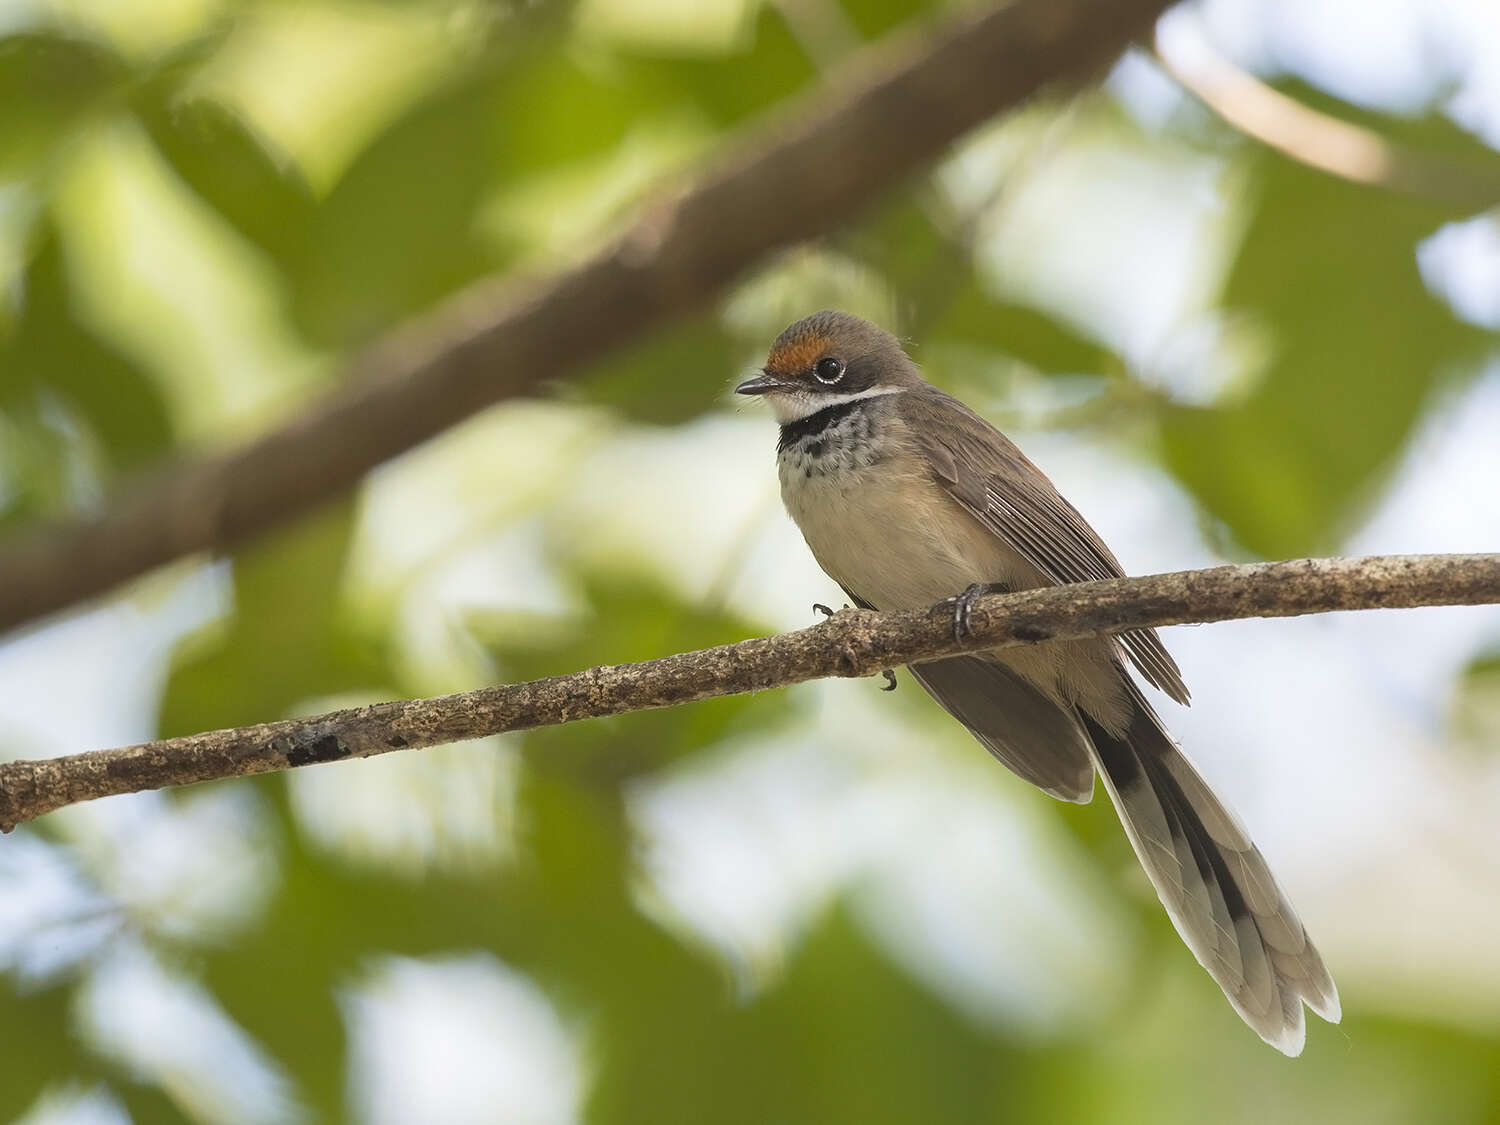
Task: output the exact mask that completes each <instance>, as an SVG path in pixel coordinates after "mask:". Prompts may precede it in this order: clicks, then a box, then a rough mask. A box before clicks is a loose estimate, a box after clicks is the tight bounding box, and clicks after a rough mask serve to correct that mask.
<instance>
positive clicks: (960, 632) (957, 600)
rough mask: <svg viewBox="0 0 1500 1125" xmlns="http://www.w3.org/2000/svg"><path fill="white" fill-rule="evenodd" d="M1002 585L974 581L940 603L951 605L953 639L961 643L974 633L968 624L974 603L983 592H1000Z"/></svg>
mask: <svg viewBox="0 0 1500 1125" xmlns="http://www.w3.org/2000/svg"><path fill="white" fill-rule="evenodd" d="M1003 591H1004V587H1002V586H998V585H987V584H986V583H983V582H976V583H974V584H973V585H972V586H970V587H969V588H968V589H967V590H965V591H964V592H963V593H962V594H955V595H954V596H953V597H951V598H946V599H944V600H943V601H942V602H941V603H939V604H941V605H945V606H952V607H953V639H954V640H955V641H958V642H959V643H960V644H962V643H963V642H964V641H967V640H968V639H969V638H970V637H971V636H973V635H974V629H973V627H972V626H971V624H970V621H969V619H970V617H971V616H972V615H973V613H974V603H975V602H977V601H978V600H979V599H980V598H981V597H983V596H984V595H985V594H992V593H1001V592H1003Z"/></svg>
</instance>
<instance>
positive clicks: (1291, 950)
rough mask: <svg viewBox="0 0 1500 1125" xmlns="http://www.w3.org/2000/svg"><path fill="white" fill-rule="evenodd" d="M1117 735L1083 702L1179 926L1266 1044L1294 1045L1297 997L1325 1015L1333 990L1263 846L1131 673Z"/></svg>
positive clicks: (1127, 821)
mask: <svg viewBox="0 0 1500 1125" xmlns="http://www.w3.org/2000/svg"><path fill="white" fill-rule="evenodd" d="M1132 695H1133V696H1134V703H1135V713H1134V716H1133V717H1132V719H1131V722H1130V726H1129V728H1128V729H1127V730H1126V731H1125V733H1124V734H1123V735H1120V736H1115V735H1112V734H1110V733H1109V732H1108V731H1107V730H1105V729H1104V728H1103V727H1101V726H1100V725H1099V724H1098V723H1096V722H1095V721H1094V720H1093V719H1091V718H1089V717H1088V716H1087V715H1086V714H1084V713H1083V712H1082V711H1080V712H1079V717H1080V718H1081V719H1082V720H1083V724H1084V728H1085V729H1086V730H1087V731H1088V734H1089V738H1090V739H1091V740H1092V742H1093V752H1094V763H1095V765H1096V766H1097V767H1098V770H1099V773H1100V775H1101V776H1103V778H1104V784H1105V786H1106V788H1107V789H1108V790H1109V795H1110V796H1111V797H1112V798H1113V799H1114V803H1115V808H1116V809H1117V810H1118V811H1119V814H1120V821H1121V823H1123V824H1124V826H1125V832H1126V834H1127V835H1128V836H1129V837H1130V842H1131V844H1132V845H1133V846H1134V847H1135V852H1136V855H1137V856H1139V857H1140V860H1141V864H1142V866H1144V867H1145V869H1146V874H1147V875H1149V876H1150V877H1151V882H1152V884H1153V885H1154V886H1155V887H1156V893H1157V895H1158V896H1159V897H1160V898H1161V901H1162V905H1163V906H1165V907H1166V908H1167V914H1168V915H1170V916H1171V919H1172V923H1173V924H1174V925H1175V926H1176V927H1177V932H1178V933H1179V934H1181V935H1182V939H1183V941H1185V942H1187V945H1188V948H1189V949H1191V950H1192V951H1193V955H1194V956H1195V957H1197V958H1198V962H1199V964H1201V965H1202V966H1203V967H1204V968H1205V969H1207V970H1208V971H1209V974H1210V975H1211V976H1212V977H1213V978H1214V980H1216V981H1217V982H1218V984H1219V987H1220V988H1222V989H1223V990H1224V994H1225V995H1226V996H1227V997H1229V1002H1230V1003H1231V1004H1233V1005H1234V1008H1235V1011H1237V1012H1239V1014H1240V1015H1241V1016H1242V1017H1243V1018H1244V1020H1245V1022H1246V1023H1247V1024H1249V1025H1250V1026H1251V1027H1252V1028H1254V1029H1255V1031H1256V1033H1257V1034H1258V1035H1259V1036H1260V1037H1261V1038H1262V1039H1264V1040H1265V1041H1266V1042H1267V1043H1269V1044H1271V1046H1273V1047H1275V1048H1276V1049H1277V1050H1279V1051H1281V1052H1283V1053H1284V1054H1287V1055H1297V1054H1300V1053H1301V1051H1302V1044H1303V1041H1304V1038H1305V1034H1306V1033H1305V1029H1304V1027H1303V1017H1302V1005H1303V1003H1304V1002H1306V1004H1307V1006H1308V1007H1309V1008H1311V1009H1312V1010H1313V1011H1314V1012H1316V1013H1317V1014H1318V1015H1320V1016H1322V1017H1323V1018H1324V1019H1325V1020H1328V1021H1329V1022H1331V1023H1337V1022H1338V1021H1339V1016H1340V1008H1339V997H1338V991H1337V989H1335V988H1334V984H1333V979H1332V978H1331V977H1330V976H1329V975H1328V970H1327V969H1326V968H1325V967H1324V965H1323V959H1322V957H1320V956H1319V955H1318V951H1317V950H1316V949H1315V948H1314V947H1313V944H1312V942H1311V941H1310V940H1309V939H1308V936H1307V931H1306V930H1305V929H1304V928H1303V926H1302V922H1301V920H1299V919H1298V917H1297V912H1296V911H1295V910H1293V909H1292V904H1291V903H1290V902H1289V901H1287V897H1286V895H1285V894H1283V893H1282V891H1281V888H1280V887H1278V886H1277V885H1276V880H1275V878H1274V877H1273V876H1272V874H1271V871H1270V869H1269V868H1268V867H1267V866H1266V861H1265V859H1264V858H1263V857H1262V856H1261V854H1260V850H1259V849H1258V848H1257V847H1256V846H1255V845H1254V844H1253V843H1252V842H1251V841H1250V837H1249V836H1248V835H1247V834H1246V833H1245V830H1244V828H1243V827H1242V826H1241V825H1240V823H1239V820H1238V819H1237V818H1236V817H1235V815H1234V814H1233V813H1232V812H1230V811H1229V809H1228V808H1227V807H1225V805H1224V803H1223V802H1222V801H1220V800H1219V798H1218V797H1217V796H1215V794H1214V792H1213V790H1212V789H1210V788H1209V787H1208V783H1207V782H1205V781H1204V780H1203V777H1202V775H1201V774H1199V773H1198V771H1197V769H1196V768H1194V766H1193V764H1192V762H1190V761H1189V760H1188V759H1187V756H1186V755H1184V754H1183V752H1182V751H1181V750H1180V749H1179V748H1178V747H1177V745H1176V743H1174V742H1173V741H1172V739H1171V737H1170V736H1169V735H1168V734H1167V733H1166V731H1165V730H1163V729H1162V725H1161V722H1160V720H1158V719H1157V717H1156V714H1155V713H1154V712H1153V711H1152V710H1151V706H1150V704H1148V703H1147V702H1146V700H1145V699H1144V698H1143V697H1142V696H1141V695H1140V693H1139V691H1137V690H1135V689H1134V686H1133V685H1132Z"/></svg>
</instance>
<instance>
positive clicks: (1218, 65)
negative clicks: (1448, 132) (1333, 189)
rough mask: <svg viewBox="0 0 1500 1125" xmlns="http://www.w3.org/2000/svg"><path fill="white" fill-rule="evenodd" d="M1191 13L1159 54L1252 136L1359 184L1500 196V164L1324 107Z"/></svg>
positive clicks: (1487, 200)
mask: <svg viewBox="0 0 1500 1125" xmlns="http://www.w3.org/2000/svg"><path fill="white" fill-rule="evenodd" d="M1193 22H1194V20H1193V17H1191V16H1188V15H1185V16H1183V17H1182V18H1180V19H1174V20H1171V21H1168V22H1167V23H1165V24H1163V26H1161V27H1160V28H1158V30H1157V35H1156V44H1155V46H1156V58H1157V61H1158V62H1160V63H1161V65H1162V67H1163V68H1164V69H1165V70H1166V72H1167V73H1168V74H1170V75H1171V76H1172V77H1173V78H1174V79H1176V80H1177V82H1178V83H1179V84H1180V85H1181V86H1182V87H1183V88H1184V89H1185V90H1187V91H1189V92H1190V93H1192V94H1193V95H1194V96H1195V97H1197V98H1198V100H1200V101H1201V102H1203V104H1204V105H1206V106H1208V108H1209V109H1211V110H1212V111H1213V112H1214V113H1216V114H1218V115H1219V117H1221V118H1222V119H1223V120H1224V121H1225V122H1227V123H1228V124H1230V125H1232V126H1233V127H1234V128H1236V129H1238V130H1239V131H1240V132H1241V133H1244V134H1245V135H1246V136H1248V137H1252V138H1254V139H1255V140H1257V141H1260V142H1261V143H1262V144H1264V145H1267V146H1269V147H1271V148H1274V149H1275V150H1276V151H1277V152H1280V153H1281V154H1282V155H1283V156H1286V157H1288V158H1289V159H1291V160H1295V161H1296V162H1297V163H1299V164H1305V165H1307V166H1308V167H1310V168H1317V169H1318V170H1319V171H1322V172H1327V173H1329V174H1330V175H1333V176H1338V177H1340V178H1341V179H1345V180H1349V181H1351V182H1353V183H1359V184H1368V185H1370V186H1372V187H1379V188H1384V189H1386V190H1387V191H1393V192H1397V193H1400V194H1403V195H1410V196H1415V197H1417V198H1420V199H1428V200H1434V201H1437V202H1441V203H1449V204H1457V205H1458V206H1461V207H1465V208H1471V209H1474V210H1479V209H1481V208H1485V207H1489V206H1491V205H1493V204H1494V203H1495V202H1496V201H1497V200H1500V164H1491V165H1490V166H1488V167H1486V166H1484V165H1481V164H1480V163H1479V162H1477V161H1459V160H1455V159H1453V158H1451V157H1448V156H1445V155H1444V154H1441V153H1431V152H1423V151H1420V150H1418V149H1414V148H1411V147H1409V146H1407V145H1402V144H1399V143H1397V142H1396V141H1392V140H1389V139H1387V138H1385V137H1382V136H1381V135H1380V134H1379V133H1377V132H1375V131H1374V130H1373V129H1366V128H1364V127H1363V126H1360V125H1355V124H1352V123H1350V122H1348V121H1341V120H1339V119H1338V118H1337V117H1333V116H1330V115H1329V114H1326V113H1322V112H1319V111H1318V110H1315V109H1313V108H1312V107H1310V106H1306V105H1303V104H1302V103H1301V102H1299V101H1297V100H1296V99H1295V98H1290V97H1288V96H1287V95H1285V94H1283V93H1282V92H1281V91H1279V90H1276V89H1273V88H1272V87H1270V86H1268V85H1266V84H1265V83H1264V82H1262V81H1261V80H1260V79H1259V78H1257V77H1255V76H1254V75H1253V74H1250V73H1249V72H1247V71H1245V70H1242V69H1241V68H1240V67H1238V66H1236V65H1235V64H1234V63H1233V62H1231V61H1230V60H1229V59H1227V58H1225V57H1224V56H1223V55H1221V54H1219V53H1218V52H1217V51H1215V50H1214V48H1213V47H1212V46H1211V45H1210V44H1209V42H1208V39H1207V38H1206V37H1205V36H1204V35H1203V34H1202V33H1201V32H1200V31H1199V30H1197V29H1192V28H1190V25H1191V24H1192V23H1193Z"/></svg>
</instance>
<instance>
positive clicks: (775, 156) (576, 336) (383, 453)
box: [0, 0, 1167, 630]
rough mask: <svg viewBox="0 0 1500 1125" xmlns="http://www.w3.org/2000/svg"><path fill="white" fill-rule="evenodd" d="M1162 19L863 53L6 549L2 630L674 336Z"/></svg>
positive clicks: (1031, 11) (1015, 22) (1127, 16)
mask: <svg viewBox="0 0 1500 1125" xmlns="http://www.w3.org/2000/svg"><path fill="white" fill-rule="evenodd" d="M1166 7H1167V0H1016V2H1015V3H1012V4H1009V5H1005V6H1001V7H998V8H985V9H981V10H979V11H977V12H969V13H966V14H964V15H961V16H958V17H955V18H954V19H952V20H950V21H949V22H947V23H946V24H944V25H942V27H941V28H940V29H939V30H938V31H936V32H935V33H929V34H925V35H913V34H908V35H898V36H896V37H894V38H893V39H892V40H891V41H889V42H883V43H881V44H878V45H876V46H875V47H873V48H871V49H869V50H866V51H862V52H860V53H859V54H858V55H857V56H856V57H854V58H853V59H852V60H850V63H849V64H848V65H846V66H844V67H842V68H840V69H839V71H838V72H837V74H836V75H834V76H833V77H831V78H830V80H829V81H828V82H826V83H824V84H823V85H822V86H821V87H820V88H819V89H818V90H816V91H814V92H813V94H812V95H811V96H810V97H807V98H803V99H800V100H798V101H796V102H794V103H793V104H791V105H789V106H788V107H787V108H786V111H785V112H783V113H781V114H779V115H777V116H775V117H774V118H773V119H772V120H770V121H767V122H765V123H763V124H760V125H758V126H755V127H752V129H751V130H750V131H748V132H746V133H745V134H743V135H740V136H737V137H734V138H732V139H731V141H730V143H729V144H728V145H727V147H726V149H725V151H724V152H723V153H722V154H721V157H720V159H718V160H717V161H716V162H714V163H713V164H712V165H710V166H708V167H706V168H705V169H703V170H702V172H701V174H700V176H699V177H698V178H697V181H696V183H695V184H694V185H693V186H691V187H690V188H688V189H686V190H685V191H682V192H680V193H678V194H677V195H676V196H675V197H671V198H665V199H662V200H660V201H658V203H657V204H656V205H655V206H654V207H650V208H647V209H646V210H645V211H644V212H643V213H642V214H641V215H640V217H639V219H638V220H637V221H636V222H635V223H634V225H633V226H631V227H630V228H629V229H628V230H627V231H626V232H625V234H624V235H623V237H621V238H619V239H618V240H617V241H616V242H614V243H613V244H612V245H610V246H609V247H607V248H606V249H605V250H603V251H602V252H600V253H599V254H597V255H596V256H594V257H593V258H591V259H589V260H588V261H585V262H584V263H582V264H581V265H579V266H578V267H577V268H575V269H573V270H571V271H569V272H566V273H563V274H560V275H558V276H556V277H552V278H550V279H544V280H541V281H532V282H530V283H522V282H517V283H514V284H510V285H496V284H491V285H489V286H481V287H478V288H476V289H474V290H472V291H470V292H468V293H466V294H463V295H461V296H460V297H459V298H457V299H456V300H454V301H452V302H450V303H449V304H448V305H446V306H445V307H444V308H442V309H441V310H440V311H439V312H438V313H436V314H435V315H433V316H432V317H430V318H428V319H426V320H423V321H422V322H420V323H418V324H416V325H415V326H413V327H411V328H409V329H407V330H405V331H400V332H397V333H395V334H393V335H392V336H391V337H390V338H389V339H387V340H385V341H383V342H382V343H381V344H379V345H378V346H377V347H375V348H374V349H373V350H372V351H371V352H370V353H369V354H367V355H366V356H364V357H363V358H362V359H361V360H359V361H358V362H356V363H355V364H354V365H353V369H352V371H351V372H350V373H349V378H348V379H347V380H346V381H345V383H344V387H343V389H342V390H341V391H340V392H338V393H336V394H334V395H333V396H332V397H330V398H328V399H327V400H325V401H324V402H323V403H322V404H321V405H318V406H315V407H314V408H312V409H311V410H310V411H309V412H308V413H307V414H306V415H304V416H303V417H300V418H298V419H296V420H295V421H293V422H292V423H290V424H289V425H287V426H286V427H284V428H282V429H279V430H276V431H274V432H272V433H270V434H267V435H266V436H264V437H262V438H260V439H259V440H258V441H256V442H254V443H253V444H251V445H249V446H246V447H244V448H242V449H238V450H235V451H232V452H230V453H227V454H225V455H223V456H219V457H213V458H208V459H205V460H199V461H189V462H185V463H181V464H177V465H173V466H170V467H168V468H165V469H163V470H161V471H160V472H158V473H157V474H156V475H155V477H154V478H152V479H150V480H149V481H146V482H144V483H142V484H141V485H140V486H139V487H138V488H136V489H135V490H134V491H132V492H129V493H128V494H126V495H124V496H122V497H120V498H119V500H118V501H117V502H116V503H115V504H114V505H113V506H112V507H111V508H109V509H108V510H106V511H103V512H101V513H99V514H97V515H92V516H88V517H85V518H81V519H77V520H73V521H69V522H65V523H62V524H59V525H56V526H53V527H48V528H45V529H43V530H41V531H37V532H34V533H32V534H31V535H29V537H26V538H23V539H21V540H20V541H18V542H15V543H13V544H11V545H9V546H8V547H7V548H6V549H5V550H4V551H3V552H0V630H4V629H6V628H9V627H11V626H15V625H19V624H21V623H23V622H26V621H30V620H34V619H35V618H38V617H41V616H43V615H45V614H47V613H51V612H54V611H56V610H59V609H62V608H65V607H66V606H69V605H71V604H73V603H74V602H77V601H80V600H82V599H84V598H88V597H91V596H93V595H96V594H100V593H103V592H104V591H106V590H108V589H110V588H111V587H113V586H114V585H116V584H117V583H119V582H122V581H124V580H125V579H127V578H130V577H132V576H134V575H138V574H141V573H143V572H144V571H146V570H149V569H151V568H152V567H155V566H159V565H161V564H163V563H166V562H169V561H171V560H172V559H175V558H178V557H180V556H182V555H186V554H191V553H193V552H197V551H218V550H223V549H225V548H227V547H230V546H233V545H234V544H236V543H239V542H241V541H243V540H245V539H247V538H249V537H250V536H252V535H255V534H257V533H259V532H263V531H265V530H266V529H268V528H270V527H273V526H275V525H277V524H279V523H283V522H285V521H287V520H289V519H291V518H292V517H294V516H296V515H298V514H299V513H302V512H305V511H307V510H308V509H310V508H312V507H314V506H316V505H317V504H319V503H322V502H323V501H325V500H328V499H329V498H331V497H333V496H335V495H337V494H339V493H340V492H342V491H344V490H345V489H347V488H349V487H350V486H351V485H353V484H354V482H355V481H357V480H358V479H359V477H360V476H361V475H362V474H363V473H364V472H366V471H367V470H368V469H370V468H372V467H373V466H375V465H377V464H379V463H380V462H381V461H384V460H386V459H387V458H389V457H393V456H395V455H396V454H398V453H400V452H402V451H403V450H406V449H409V448H411V447H412V446H414V445H416V444H418V443H419V442H421V441H424V440H426V439H427V438H430V437H432V436H433V435H434V434H437V433H439V432H440V431H442V430H443V429H445V428H446V427H448V426H451V425H453V424H454V423H455V422H458V421H460V420H462V419H463V418H465V417H467V416H468V415H470V414H472V413H474V412H475V411H477V410H480V409H482V408H484V407H486V406H489V405H491V404H492V403H495V402H497V401H499V400H501V399H504V398H508V397H512V396H515V395H519V394H522V393H524V392H526V391H528V390H530V389H531V388H533V387H535V386H537V385H538V384H539V383H541V382H543V381H544V380H548V379H555V378H558V377H560V376H564V375H568V374H570V373H572V372H573V371H576V370H577V369H578V368H579V367H581V366H582V365H584V364H585V363H587V362H589V361H591V360H594V359H597V358H599V357H601V356H603V355H605V354H606V353H608V352H609V351H611V350H612V349H615V348H619V347H621V346H623V345H625V344H627V343H629V342H631V341H632V340H634V339H636V338H638V337H640V336H642V335H644V334H645V333H646V332H647V331H648V330H649V329H653V328H656V327H659V326H661V325H663V324H665V323H668V322H669V321H671V320H673V319H676V318H679V317H681V316H683V315H684V314H686V313H688V312H690V311H691V310H693V309H694V308H695V307H697V306H699V305H701V304H703V303H704V302H705V301H707V300H708V299H709V298H710V297H711V296H712V295H713V294H714V293H715V292H716V291H718V290H719V289H721V288H723V287H724V286H725V285H726V284H727V283H728V282H729V281H730V280H732V279H733V278H734V277H735V276H736V275H737V274H739V273H740V272H741V271H742V270H744V269H745V268H746V267H747V266H749V265H750V264H752V263H753V262H755V261H757V260H758V259H760V258H762V257H763V256H764V255H765V254H766V253H767V252H768V251H770V250H773V249H775V248H778V247H781V246H785V245H787V244H789V243H793V242H797V241H799V240H802V239H806V238H810V237H812V236H814V235H816V234H818V233H820V232H822V231H824V230H827V229H828V228H830V227H832V226H835V225H837V224H839V223H841V222H844V221H846V220H848V219H849V218H850V217H851V216H852V215H853V214H854V213H855V212H856V211H857V210H858V209H859V208H860V207H861V206H863V205H864V204H866V203H868V202H869V201H870V200H871V199H872V198H873V197H874V196H875V195H877V194H878V193H879V192H880V191H881V190H883V189H884V188H886V187H887V186H889V185H890V184H891V183H892V182H893V181H895V180H896V179H898V178H899V177H901V176H902V175H905V174H907V173H910V172H912V171H913V170H915V169H917V168H920V167H921V166H922V165H923V164H925V163H927V162H929V161H931V160H932V159H934V158H935V157H937V156H938V155H940V154H941V153H942V152H943V150H944V149H946V148H947V147H948V146H949V145H950V144H951V143H952V142H953V141H954V140H955V139H956V138H958V137H959V136H961V135H962V134H963V133H965V132H966V131H968V130H969V129H971V128H973V127H974V126H975V125H978V124H979V123H980V122H982V121H984V120H985V119H986V118H988V117H990V116H992V115H993V114H995V113H997V112H999V111H1000V110H1003V109H1006V108H1008V107H1010V106H1014V105H1017V104H1018V103H1020V102H1022V101H1023V100H1025V99H1026V98H1028V97H1030V96H1031V95H1032V94H1034V93H1035V92H1036V91H1037V90H1038V89H1040V88H1041V87H1043V86H1044V85H1046V84H1047V83H1050V82H1053V81H1056V80H1058V79H1060V78H1064V77H1068V76H1076V75H1080V74H1086V73H1090V72H1092V71H1094V70H1095V69H1096V68H1098V67H1099V66H1101V65H1103V64H1105V63H1107V62H1108V61H1109V60H1110V59H1112V58H1113V57H1114V56H1115V55H1116V54H1118V53H1119V52H1120V51H1121V50H1122V49H1123V48H1124V47H1125V45H1126V44H1127V43H1128V42H1129V41H1130V40H1131V39H1132V37H1134V36H1136V35H1138V34H1141V33H1143V32H1145V31H1147V30H1149V28H1150V24H1151V21H1152V20H1153V19H1154V18H1155V17H1156V16H1157V15H1158V14H1160V12H1161V11H1162V10H1163V9H1164V8H1166ZM682 377H684V378H702V377H703V374H702V373H701V372H683V373H682Z"/></svg>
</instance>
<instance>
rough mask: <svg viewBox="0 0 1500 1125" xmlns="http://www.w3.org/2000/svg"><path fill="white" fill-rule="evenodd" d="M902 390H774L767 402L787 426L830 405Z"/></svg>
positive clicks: (896, 388)
mask: <svg viewBox="0 0 1500 1125" xmlns="http://www.w3.org/2000/svg"><path fill="white" fill-rule="evenodd" d="M902 390H903V388H901V387H871V388H870V389H869V390H867V391H855V392H854V393H853V394H813V393H812V392H810V391H804V390H788V391H772V392H771V393H770V394H768V395H766V404H767V405H768V406H770V408H771V413H772V414H774V415H775V416H776V421H777V422H779V423H780V424H781V425H783V426H786V425H790V424H791V423H793V422H800V421H802V419H804V418H808V417H811V416H812V415H814V414H816V413H817V412H818V411H820V410H827V409H828V408H829V407H830V406H842V405H844V404H845V403H846V402H858V401H860V400H861V399H866V398H879V397H881V396H882V395H896V394H900V393H901V391H902Z"/></svg>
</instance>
